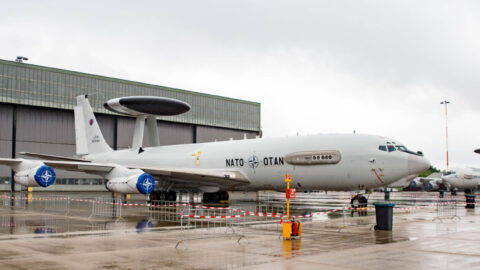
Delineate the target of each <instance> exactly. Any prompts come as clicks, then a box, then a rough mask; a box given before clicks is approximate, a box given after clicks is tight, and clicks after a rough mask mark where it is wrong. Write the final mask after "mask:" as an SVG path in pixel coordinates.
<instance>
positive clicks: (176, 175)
mask: <svg viewBox="0 0 480 270" xmlns="http://www.w3.org/2000/svg"><path fill="white" fill-rule="evenodd" d="M21 161H22V160H21V159H10V158H0V164H3V165H7V166H12V165H15V164H17V163H20V162H21ZM36 161H38V162H43V164H45V165H47V166H50V167H52V168H55V169H61V170H66V171H77V172H85V173H91V174H100V175H101V174H105V173H108V172H110V171H111V170H112V169H113V168H115V167H116V166H118V165H117V164H108V163H93V162H88V161H63V160H36ZM123 166H125V167H127V168H129V169H141V170H143V171H145V172H147V173H149V174H151V175H153V176H158V177H161V178H168V179H169V180H171V181H173V182H175V181H178V182H190V183H191V182H197V183H198V184H201V183H204V184H218V185H223V186H236V185H245V184H249V183H250V181H249V180H248V179H247V178H246V177H245V175H243V174H242V173H241V172H240V171H235V170H202V169H190V168H159V167H158V168H157V167H140V166H128V165H123Z"/></svg>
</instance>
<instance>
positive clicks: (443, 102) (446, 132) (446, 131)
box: [440, 100, 450, 169]
mask: <svg viewBox="0 0 480 270" xmlns="http://www.w3.org/2000/svg"><path fill="white" fill-rule="evenodd" d="M449 103H450V101H448V100H444V101H442V102H440V104H445V142H446V143H445V144H446V146H447V169H448V121H447V120H448V117H447V116H448V114H447V105H448V104H449Z"/></svg>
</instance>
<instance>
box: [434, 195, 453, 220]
mask: <svg viewBox="0 0 480 270" xmlns="http://www.w3.org/2000/svg"><path fill="white" fill-rule="evenodd" d="M436 212H437V216H436V217H435V218H434V219H433V221H436V220H439V221H440V222H443V221H442V220H443V219H446V218H449V219H451V220H455V218H457V219H459V220H460V217H459V216H458V215H457V200H456V199H455V198H452V199H443V198H442V199H438V201H437V202H436Z"/></svg>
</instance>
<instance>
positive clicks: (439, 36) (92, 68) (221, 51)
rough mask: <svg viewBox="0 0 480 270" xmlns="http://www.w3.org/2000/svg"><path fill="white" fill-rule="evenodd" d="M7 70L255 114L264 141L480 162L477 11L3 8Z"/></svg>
mask: <svg viewBox="0 0 480 270" xmlns="http://www.w3.org/2000/svg"><path fill="white" fill-rule="evenodd" d="M0 9H1V10H2V16H0V59H6V60H14V59H15V57H16V56H17V55H25V56H27V57H29V58H30V60H29V61H28V63H32V64H38V65H44V66H51V67H56V68H62V69H69V70H75V71H80V72H87V73H94V74H100V75H106V76H111V77H117V78H122V79H129V80H133V81H140V82H146V83H153V84H158V85H164V86H170V87H177V88H183V89H187V90H193V91H198V92H203V93H209V94H216V95H222V96H227V97H233V98H239V99H245V100H251V101H257V102H260V103H261V106H262V130H263V132H264V137H278V136H288V135H295V134H297V132H298V133H299V134H317V133H351V132H353V130H356V131H357V132H358V133H368V134H376V135H382V136H387V137H391V138H394V139H396V140H398V141H400V142H403V143H404V144H405V145H406V146H407V147H408V148H411V149H412V150H422V151H423V152H424V153H425V156H426V157H427V158H428V159H430V160H431V162H432V164H433V165H434V166H437V167H439V168H444V167H445V115H444V107H443V106H442V105H440V101H442V100H445V99H447V100H449V101H451V104H450V105H449V107H448V113H449V120H448V124H449V145H450V163H451V164H452V165H463V164H469V165H478V166H480V155H477V154H475V153H473V149H475V148H480V125H479V119H480V108H479V102H480V15H479V14H480V2H478V1H438V0H435V1H418V0H416V1H386V0H380V1H319V0H311V1H299V0H295V1H293V0H292V1H281V0H271V1H267V0H263V1H260V0H256V1H253V0H252V1H239V0H238V1H227V0H218V1H200V0H192V1H118V0H117V1H89V0H84V1H38V0H36V1H11V0H0Z"/></svg>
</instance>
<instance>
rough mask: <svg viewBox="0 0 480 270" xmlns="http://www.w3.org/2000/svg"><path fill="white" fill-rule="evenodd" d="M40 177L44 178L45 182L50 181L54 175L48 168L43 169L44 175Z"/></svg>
mask: <svg viewBox="0 0 480 270" xmlns="http://www.w3.org/2000/svg"><path fill="white" fill-rule="evenodd" d="M40 177H41V178H42V180H43V181H44V182H45V183H49V182H50V179H51V178H52V177H53V175H52V174H51V173H50V172H49V171H48V170H45V171H43V173H42V176H40Z"/></svg>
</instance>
